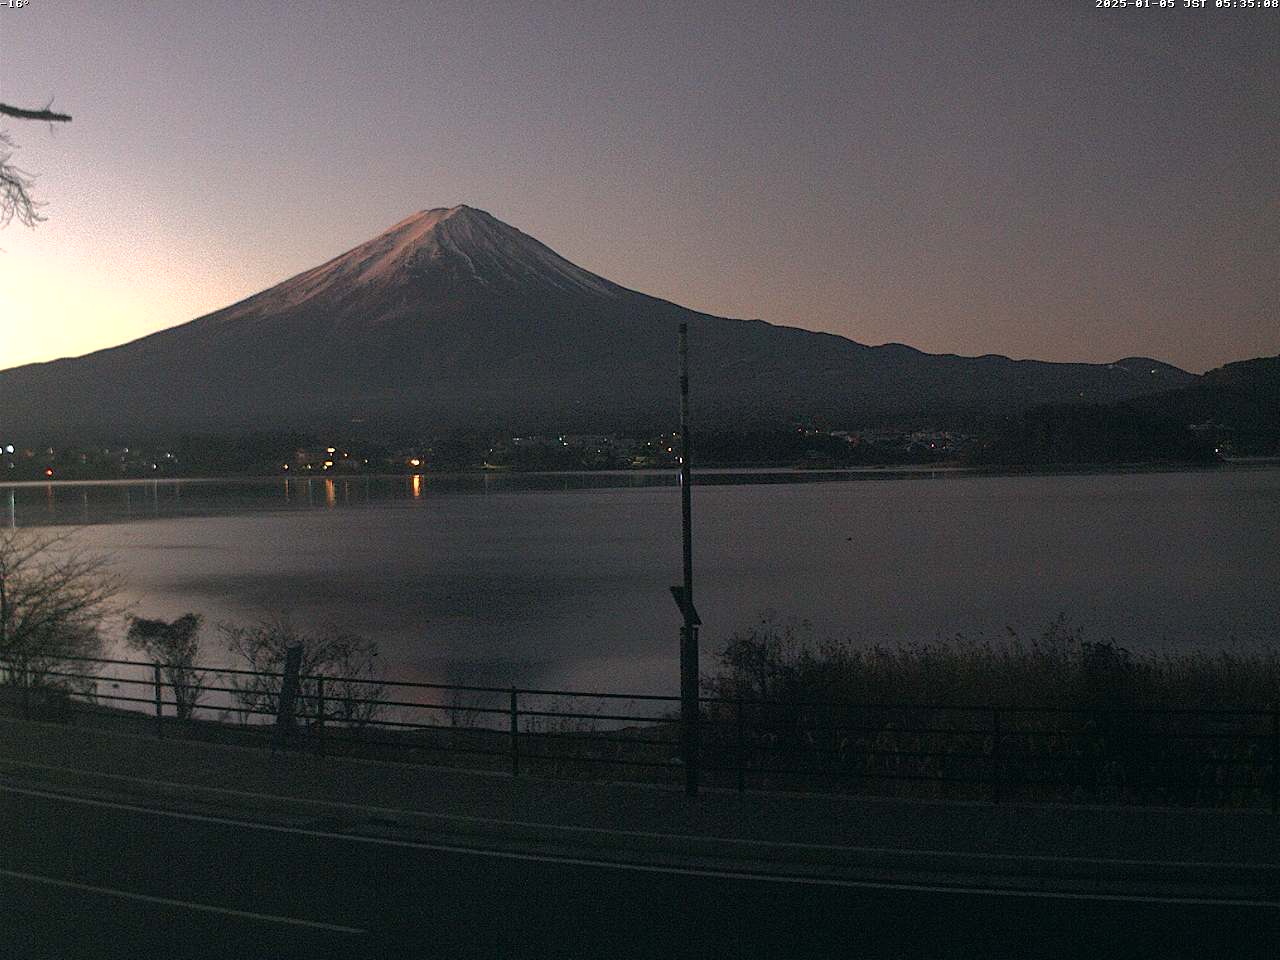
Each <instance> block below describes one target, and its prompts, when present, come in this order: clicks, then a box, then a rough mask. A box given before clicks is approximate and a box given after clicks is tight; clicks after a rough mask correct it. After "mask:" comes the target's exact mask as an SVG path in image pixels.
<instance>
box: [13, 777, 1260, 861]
mask: <svg viewBox="0 0 1280 960" xmlns="http://www.w3.org/2000/svg"><path fill="white" fill-rule="evenodd" d="M4 764H11V765H13V766H19V767H30V768H32V769H35V770H52V771H56V772H59V773H72V774H79V775H81V776H90V777H101V778H103V779H106V780H119V781H123V782H125V783H138V784H143V785H145V786H155V787H168V788H172V789H177V790H186V791H189V792H193V793H194V792H197V791H205V792H208V793H220V794H224V795H226V796H231V797H243V798H246V799H251V800H272V801H276V802H283V803H303V804H308V805H311V806H318V807H332V808H334V809H338V810H352V811H356V812H358V813H375V814H391V815H394V816H402V817H426V818H430V819H433V820H443V821H446V822H449V823H464V824H473V825H477V826H489V827H503V826H512V827H525V828H529V829H537V830H553V831H559V832H564V833H582V834H593V835H596V836H611V837H634V838H637V839H641V840H669V841H676V842H685V843H688V842H691V841H710V842H713V843H724V844H734V845H741V846H746V847H780V848H783V849H790V850H817V851H822V852H829V853H830V852H843V853H868V854H896V855H900V856H905V857H951V858H956V859H966V860H987V861H1009V860H1012V861H1019V862H1022V861H1030V862H1034V863H1070V864H1084V865H1101V864H1106V865H1108V866H1122V867H1200V868H1213V869H1223V870H1276V871H1280V863H1258V862H1253V863H1247V862H1236V861H1229V860H1142V859H1132V858H1129V859H1126V858H1121V857H1069V856H1061V855H1055V854H1043V853H988V852H985V851H973V852H966V851H964V850H931V849H928V848H919V847H916V848H912V847H876V846H857V845H852V844H837V843H805V842H803V841H794V840H759V839H754V838H752V837H724V836H716V835H714V834H690V833H660V832H656V831H648V830H619V829H612V828H609V827H584V826H579V825H574V824H557V823H546V822H543V821H537V820H503V819H500V818H497V817H476V816H469V815H466V814H459V813H432V812H430V811H427V810H411V809H408V808H405V807H381V806H376V805H373V804H363V803H347V802H343V801H341V800H316V799H313V798H311V797H291V796H288V795H286V794H278V793H259V792H256V791H253V790H235V789H231V788H228V787H213V786H206V785H205V784H200V783H184V782H182V781H178V780H158V779H151V778H149V777H134V776H129V775H127V774H119V773H106V772H103V771H98V770H83V769H80V768H78V767H64V766H58V765H56V764H49V763H35V762H32V761H28V760H12V759H10V758H8V757H0V765H4ZM60 796H65V795H64V794H60ZM142 809H152V808H150V807H143V808H142ZM236 822H242V821H236Z"/></svg>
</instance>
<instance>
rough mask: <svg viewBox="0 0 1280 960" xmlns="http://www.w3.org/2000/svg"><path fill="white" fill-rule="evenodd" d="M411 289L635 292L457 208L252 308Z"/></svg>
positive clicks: (410, 221)
mask: <svg viewBox="0 0 1280 960" xmlns="http://www.w3.org/2000/svg"><path fill="white" fill-rule="evenodd" d="M406 287H407V288H418V289H424V290H425V289H431V288H437V289H438V288H441V287H452V288H453V290H454V292H455V293H456V292H458V291H459V290H460V289H461V290H463V291H465V292H468V293H470V295H472V296H486V295H487V296H496V297H505V296H510V295H512V294H513V293H516V292H522V293H524V294H525V295H527V294H528V293H529V292H530V291H541V292H543V293H547V294H553V295H561V296H570V297H584V296H585V297H595V298H599V297H605V298H610V299H613V298H617V297H618V296H620V295H623V294H626V293H629V292H630V291H627V290H626V289H625V288H623V287H620V286H618V285H617V284H614V283H611V282H609V281H608V280H605V279H604V278H603V277H598V276H596V275H595V274H594V273H591V272H589V271H587V270H583V269H582V268H581V267H579V266H577V265H575V264H573V263H570V262H569V261H568V260H566V259H565V258H564V257H562V256H560V255H559V254H558V253H556V252H555V251H554V250H552V249H551V248H550V247H548V246H546V245H545V244H542V243H539V242H538V241H537V240H535V239H534V238H533V237H531V236H529V235H528V234H526V233H523V232H521V231H520V230H517V229H516V228H514V227H511V226H508V225H507V224H505V223H503V222H502V221H501V220H498V219H497V218H496V217H494V216H493V215H492V214H489V213H486V212H485V211H484V210H477V209H476V208H474V207H469V206H466V205H465V204H460V205H459V206H456V207H436V208H434V209H431V210H423V211H420V212H418V213H415V214H414V215H413V216H411V217H407V218H405V219H404V220H401V221H400V222H399V223H397V224H395V225H394V226H392V227H391V228H390V229H388V230H386V231H385V232H384V233H381V234H379V235H378V236H376V237H374V238H373V239H372V240H369V241H367V242H366V243H362V244H360V246H358V247H355V248H354V249H352V250H348V251H347V252H346V253H344V254H342V255H341V256H338V257H335V258H334V259H332V260H330V261H329V262H328V263H324V264H321V265H320V266H318V267H315V268H314V269H311V270H308V271H306V272H305V273H301V274H299V275H298V276H296V277H293V278H292V279H290V280H286V281H284V282H283V283H281V284H279V285H277V286H275V287H272V288H271V289H270V290H267V291H264V292H263V293H262V294H259V295H258V296H257V297H254V298H252V302H253V306H254V308H255V310H260V309H262V308H264V307H268V306H271V307H276V308H283V307H294V306H299V305H302V304H304V303H307V302H309V301H313V300H320V301H323V300H326V299H341V298H345V297H348V296H349V295H350V294H351V292H352V291H353V290H359V291H364V292H365V293H372V292H377V293H378V294H379V295H384V294H386V293H387V292H388V291H391V290H395V289H397V288H406ZM466 288H470V290H469V291H468V290H466ZM361 299H367V297H362V298H361ZM247 304H248V301H246V305H247Z"/></svg>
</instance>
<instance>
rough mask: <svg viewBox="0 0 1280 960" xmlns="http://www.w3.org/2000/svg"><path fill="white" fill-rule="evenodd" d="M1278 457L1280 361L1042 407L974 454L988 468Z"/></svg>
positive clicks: (1239, 365) (1246, 363)
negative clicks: (1125, 395)
mask: <svg viewBox="0 0 1280 960" xmlns="http://www.w3.org/2000/svg"><path fill="white" fill-rule="evenodd" d="M1231 455H1239V456H1280V357H1260V358H1258V359H1256V360H1242V361H1239V362H1238V363H1229V364H1227V365H1226V366H1224V367H1219V368H1217V369H1216V370H1210V371H1209V372H1208V373H1206V374H1205V375H1204V376H1203V377H1202V378H1201V379H1199V380H1198V381H1196V382H1194V383H1192V384H1190V385H1189V386H1186V387H1182V388H1181V389H1178V390H1171V391H1168V392H1167V393H1160V394H1155V395H1152V396H1147V397H1138V398H1135V399H1132V400H1127V401H1122V402H1119V403H1114V404H1085V403H1075V404H1042V405H1038V406H1035V407H1031V408H1030V409H1028V410H1026V411H1024V412H1023V413H1022V414H1020V415H1019V416H1017V417H1015V418H1014V419H1013V420H1012V421H1010V422H1009V423H1007V424H1005V425H1004V427H1003V428H1002V429H1001V430H1000V431H999V432H998V434H997V435H996V436H995V437H992V438H990V439H989V440H988V441H986V442H984V443H982V444H981V445H980V446H978V447H977V448H975V449H974V450H972V451H971V452H970V454H969V459H970V460H972V461H974V462H977V463H984V464H1005V465H1012V464H1019V465H1038V464H1039V465H1048V464H1073V463H1074V464H1082V463H1137V462H1144V461H1180V462H1209V461H1215V460H1217V459H1218V458H1219V457H1220V456H1231Z"/></svg>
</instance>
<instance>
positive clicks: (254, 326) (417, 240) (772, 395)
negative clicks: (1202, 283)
mask: <svg viewBox="0 0 1280 960" xmlns="http://www.w3.org/2000/svg"><path fill="white" fill-rule="evenodd" d="M682 322H683V323H688V324H689V340H690V355H691V364H692V377H691V379H692V384H693V386H692V391H693V406H694V414H695V417H696V419H697V422H699V423H700V424H703V425H707V426H726V425H730V424H734V425H746V424H752V425H772V424H780V423H785V422H789V421H794V420H796V419H802V418H803V419H809V418H821V419H824V420H826V421H828V422H830V423H832V424H835V425H859V424H865V423H870V422H873V421H875V420H877V419H884V418H887V417H901V416H917V415H920V414H921V413H925V412H935V413H948V412H965V413H986V414H991V413H1012V412H1016V411H1018V410H1021V409H1023V408H1026V407H1027V406H1030V405H1033V404H1036V403H1045V402H1069V401H1075V400H1081V399H1084V400H1089V401H1096V402H1109V401H1114V400H1121V399H1127V398H1130V397H1135V396H1141V395H1145V394H1151V393H1157V392H1160V391H1165V390H1170V389H1174V388H1177V387H1181V386H1184V385H1186V384H1188V383H1190V382H1193V381H1195V380H1196V379H1197V378H1196V377H1195V376H1194V375H1192V374H1189V373H1187V372H1185V371H1182V370H1179V369H1177V368H1176V367H1172V366H1170V365H1168V364H1164V363H1160V362H1158V361H1154V360H1150V359H1145V358H1129V359H1125V360H1119V361H1116V362H1115V363H1110V364H1083V363H1045V362H1039V361H1030V360H1011V359H1009V358H1007V357H1002V356H984V357H960V356H955V355H936V354H927V353H923V352H921V351H919V350H915V349H913V348H911V347H907V346H903V345H901V344H887V345H884V346H876V347H871V346H865V345H863V344H860V343H856V342H854V341H852V340H848V339H846V338H844V337H839V336H835V335H833V334H827V333H814V332H811V331H808V330H803V329H799V328H796V327H786V326H777V325H773V324H770V323H765V322H764V321H761V320H730V319H725V318H722V317H715V316H711V315H708V314H703V313H697V312H695V311H692V310H688V309H686V308H684V307H681V306H678V305H677V304H674V303H670V302H668V301H665V300H660V299H657V298H655V297H650V296H647V295H645V294H643V293H638V292H636V291H634V290H629V289H627V288H625V287H622V286H619V285H618V284H616V283H613V282H611V281H609V280H606V279H604V278H603V277H599V276H596V275H595V274H593V273H591V272H589V271H587V270H584V269H582V268H581V267H579V266H576V265H575V264H573V263H570V262H569V261H568V260H566V259H564V258H563V257H561V256H560V255H559V254H557V253H555V251H553V250H551V249H550V248H548V247H547V246H545V245H543V244H542V243H540V242H538V241H537V240H535V239H534V238H532V237H530V236H528V235H527V234H525V233H522V232H521V231H519V230H517V229H515V228H514V227H511V226H509V225H507V224H505V223H503V222H502V221H500V220H498V219H496V218H495V217H493V216H491V215H490V214H488V213H486V212H484V211H483V210H477V209H475V208H472V207H468V206H465V205H464V206H456V207H450V208H436V209H432V210H425V211H422V212H420V213H417V214H414V215H413V216H411V217H408V218H407V219H405V220H402V221H401V222H400V223H397V224H395V225H394V226H393V227H391V228H390V229H389V230H387V231H386V232H385V233H382V234H380V235H379V236H377V237H375V238H373V239H372V240H369V241H368V242H366V243H363V244H361V245H360V246H358V247H356V248H355V249H353V250H349V251H348V252H346V253H344V254H342V255H341V256H339V257H337V258H335V259H333V260H330V261H329V262H328V263H325V264H322V265H320V266H318V267H315V268H313V269H311V270H308V271H306V272H304V273H301V274H299V275H297V276H296V277H293V278H292V279H289V280H286V281H284V282H283V283H280V284H278V285H276V286H274V287H271V288H270V289H267V290H265V291H263V292H261V293H258V294H256V295H254V296H251V297H249V298H248V299H246V300H242V301H240V302H239V303H236V304H233V305H231V306H229V307H226V308H224V309H222V310H219V311H217V312H215V313H211V314H208V315H206V316H203V317H200V318H198V319H195V320H192V321H190V322H188V323H184V324H181V325H179V326H176V327H172V328H170V329H168V330H164V331H161V332H159V333H155V334H152V335H150V336H147V337H143V338H141V339H139V340H134V341H132V342H130V343H126V344H123V345H121V346H117V347H112V348H110V349H107V350H101V351H98V352H96V353H91V354H88V355H85V356H82V357H76V358H68V359H63V360H55V361H53V362H50V363H41V364H29V365H27V366H22V367H15V368H12V369H9V370H5V371H0V426H2V427H4V429H5V432H6V433H9V434H12V435H15V436H16V435H22V436H32V437H35V436H50V437H60V438H70V437H101V436H104V435H116V436H119V435H125V436H136V435H140V434H159V433H174V432H190V431H242V430H254V429H297V430H303V429H330V428H343V427H349V426H350V425H351V424H353V423H355V424H359V425H361V427H360V429H363V430H367V431H370V432H372V431H375V430H378V429H388V430H392V429H394V430H404V429H422V430H434V429H443V428H447V427H451V426H486V427H490V426H492V427H496V426H504V427H508V428H510V429H513V430H519V431H533V430H555V429H561V430H589V431H604V430H614V429H625V428H628V427H630V426H644V427H649V428H657V429H662V428H665V427H667V426H670V425H672V424H673V423H674V420H675V410H676V404H675V395H676V375H675V342H676V329H677V326H678V324H680V323H682Z"/></svg>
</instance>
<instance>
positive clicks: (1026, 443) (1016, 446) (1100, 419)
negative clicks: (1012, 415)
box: [968, 404, 1217, 466]
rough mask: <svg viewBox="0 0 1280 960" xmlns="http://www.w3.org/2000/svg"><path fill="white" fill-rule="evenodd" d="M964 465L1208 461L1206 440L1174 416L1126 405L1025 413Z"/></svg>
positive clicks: (1050, 408)
mask: <svg viewBox="0 0 1280 960" xmlns="http://www.w3.org/2000/svg"><path fill="white" fill-rule="evenodd" d="M968 459H969V460H970V462H973V463H978V464H992V465H1002V466H1011V465H1018V466H1046V465H1052V464H1095V463H1096V464H1104V463H1143V462H1150V461H1178V462H1184V463H1211V462H1214V461H1215V460H1216V459H1217V457H1216V454H1215V452H1214V443H1213V440H1212V438H1210V437H1207V436H1205V435H1203V434H1200V433H1197V432H1195V431H1193V430H1191V429H1190V426H1189V424H1188V423H1187V422H1186V421H1184V420H1181V419H1178V418H1176V417H1172V416H1169V415H1167V414H1164V413H1158V412H1154V411H1146V410H1141V409H1138V408H1137V407H1136V406H1134V405H1131V404H1118V405H1115V406H1102V405H1099V404H1067V405H1059V406H1040V407H1034V408H1033V409H1031V410H1028V411H1027V412H1026V413H1025V414H1024V415H1023V416H1022V417H1020V418H1018V419H1016V420H1014V421H1013V422H1011V423H1010V424H1008V425H1007V426H1006V427H1005V428H1004V430H1003V431H1002V432H1001V433H1000V434H999V435H997V436H996V437H995V438H993V439H991V440H989V441H987V442H986V443H983V444H981V445H979V446H978V447H976V448H975V449H974V450H973V451H972V452H971V453H970V455H969V457H968Z"/></svg>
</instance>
